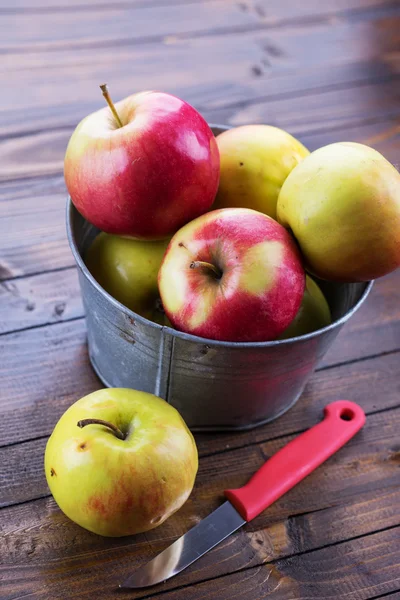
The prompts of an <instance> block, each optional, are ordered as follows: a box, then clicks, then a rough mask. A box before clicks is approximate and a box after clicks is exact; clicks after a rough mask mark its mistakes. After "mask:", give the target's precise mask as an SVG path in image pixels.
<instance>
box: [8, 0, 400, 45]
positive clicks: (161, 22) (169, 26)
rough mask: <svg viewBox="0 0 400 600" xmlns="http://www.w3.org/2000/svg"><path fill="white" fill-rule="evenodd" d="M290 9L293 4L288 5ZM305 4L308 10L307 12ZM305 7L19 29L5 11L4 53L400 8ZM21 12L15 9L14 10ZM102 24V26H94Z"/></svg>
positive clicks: (158, 11)
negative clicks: (94, 25)
mask: <svg viewBox="0 0 400 600" xmlns="http://www.w3.org/2000/svg"><path fill="white" fill-rule="evenodd" d="M288 4H289V5H288ZM304 4H305V7H304ZM307 4H308V3H303V5H301V6H299V7H298V8H297V10H295V7H294V6H293V2H290V0H289V1H288V0H286V2H282V3H280V2H279V0H274V2H269V1H267V0H261V1H258V2H257V3H255V2H252V1H246V0H245V1H244V2H235V1H234V0H228V1H226V0H209V1H207V2H195V3H193V2H189V3H178V4H174V3H172V4H170V5H168V6H166V5H165V4H158V5H151V4H147V3H143V4H139V5H137V6H136V7H135V6H132V5H130V4H126V3H122V4H116V5H108V7H107V10H104V5H103V6H101V5H100V6H99V7H97V6H96V5H94V6H92V7H90V6H88V7H87V8H88V10H80V11H79V19H76V18H75V11H74V10H68V11H54V12H48V11H38V12H37V11H32V12H30V11H29V12H27V13H26V12H25V11H21V12H20V13H19V14H18V24H17V21H16V17H15V14H13V13H11V14H10V13H9V12H8V11H7V10H4V8H5V7H3V15H2V21H1V23H0V39H1V42H2V44H1V47H0V52H2V53H4V52H8V51H10V50H11V51H12V50H18V51H19V52H20V51H21V50H25V51H30V50H33V49H46V50H49V49H57V48H63V49H70V48H71V47H72V48H73V47H79V48H82V47H83V48H84V47H87V46H92V47H98V46H105V45H113V44H116V43H118V44H121V43H137V42H143V41H151V40H154V39H160V38H163V37H164V36H173V37H179V36H184V37H189V36H190V37H193V36H199V35H205V34H206V35H209V34H214V33H222V32H229V31H235V32H236V31H243V30H253V29H255V30H256V29H263V28H273V27H277V26H279V27H282V26H283V25H285V24H291V23H297V22H299V21H300V22H306V23H308V22H310V21H312V22H319V21H320V20H321V19H327V18H328V19H329V17H334V16H337V15H339V14H341V13H343V16H344V17H347V18H348V19H355V18H357V17H358V16H359V14H361V15H363V14H365V12H366V11H368V10H369V11H371V10H372V13H373V14H376V12H377V11H378V14H380V15H382V14H383V15H384V14H385V12H386V11H390V10H391V9H392V8H393V7H394V3H393V1H390V0H369V1H368V2H363V1H362V0H353V2H350V1H349V0H342V2H340V3H336V6H335V7H334V8H332V7H331V6H330V5H326V6H324V5H323V4H322V6H320V3H318V0H314V1H313V2H310V3H309V6H307ZM13 8H15V7H13ZM93 23H96V27H93Z"/></svg>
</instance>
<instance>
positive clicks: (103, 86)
mask: <svg viewBox="0 0 400 600" xmlns="http://www.w3.org/2000/svg"><path fill="white" fill-rule="evenodd" d="M100 89H101V91H102V92H103V96H104V98H105V100H106V102H107V104H108V106H109V107H110V110H111V112H112V114H113V115H114V118H115V120H116V121H117V123H118V127H123V125H122V121H121V119H120V118H119V115H118V113H117V110H116V108H115V106H114V102H113V101H112V100H111V97H110V94H109V92H108V87H107V84H106V83H103V84H101V86H100Z"/></svg>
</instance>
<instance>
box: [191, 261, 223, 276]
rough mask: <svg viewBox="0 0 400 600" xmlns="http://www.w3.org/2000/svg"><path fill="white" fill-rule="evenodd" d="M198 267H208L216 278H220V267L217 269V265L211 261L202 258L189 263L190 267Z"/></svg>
mask: <svg viewBox="0 0 400 600" xmlns="http://www.w3.org/2000/svg"><path fill="white" fill-rule="evenodd" d="M200 267H203V269H208V270H209V271H212V272H213V273H214V275H215V276H216V277H217V279H221V277H222V271H221V270H220V269H218V267H216V266H215V265H213V264H212V263H209V262H205V261H204V260H194V261H193V262H191V263H190V268H191V269H198V268H200Z"/></svg>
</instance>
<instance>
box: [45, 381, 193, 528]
mask: <svg viewBox="0 0 400 600" xmlns="http://www.w3.org/2000/svg"><path fill="white" fill-rule="evenodd" d="M197 467H198V457H197V449H196V444H195V442H194V439H193V436H192V434H191V433H190V431H189V429H188V428H187V426H186V424H185V423H184V421H183V419H182V417H181V416H180V414H179V413H178V411H177V410H176V409H175V408H173V407H172V406H171V405H170V404H168V403H167V402H165V401H164V400H161V398H157V397H156V396H153V395H152V394H147V393H145V392H139V391H136V390H130V389H123V388H111V389H103V390H99V391H97V392H94V393H92V394H89V395H88V396H85V397H84V398H81V399H80V400H78V401H77V402H75V403H74V404H73V405H72V406H70V408H69V409H68V410H67V411H66V412H65V413H64V414H63V415H62V417H61V418H60V420H59V421H58V423H57V425H56V426H55V428H54V431H53V433H52V434H51V436H50V438H49V440H48V442H47V446H46V451H45V473H46V479H47V483H48V485H49V488H50V491H51V493H52V494H53V496H54V499H55V501H56V502H57V504H58V506H59V507H60V509H61V510H62V511H63V512H64V513H65V514H66V515H67V516H68V517H69V518H70V519H72V521H74V522H75V523H78V525H81V526H82V527H84V528H85V529H88V530H89V531H92V532H94V533H98V534H100V535H104V536H124V535H133V534H136V533H140V532H143V531H148V530H149V529H153V528H154V527H157V526H158V525H160V524H161V523H163V522H164V521H165V520H166V519H167V518H168V517H169V516H171V515H172V514H173V513H174V512H175V511H177V510H178V509H179V508H180V507H181V506H182V505H183V504H184V502H186V500H187V498H188V497H189V495H190V493H191V491H192V488H193V484H194V481H195V477H196V473H197Z"/></svg>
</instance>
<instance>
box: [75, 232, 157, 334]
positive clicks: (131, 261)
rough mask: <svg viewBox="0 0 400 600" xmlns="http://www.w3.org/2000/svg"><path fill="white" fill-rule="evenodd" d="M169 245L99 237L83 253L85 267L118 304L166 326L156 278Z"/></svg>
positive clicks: (118, 237)
mask: <svg viewBox="0 0 400 600" xmlns="http://www.w3.org/2000/svg"><path fill="white" fill-rule="evenodd" d="M168 242H169V240H162V241H153V242H150V241H148V242H146V241H141V240H133V239H129V238H124V237H120V236H117V235H111V234H107V233H100V234H99V235H98V236H97V237H96V238H95V240H94V241H93V243H92V245H91V246H90V247H89V250H88V251H87V253H86V256H85V262H86V266H87V267H88V269H89V271H90V272H91V274H92V275H93V277H94V278H95V279H96V281H98V283H99V284H100V285H101V286H102V287H103V288H104V289H105V290H106V292H108V293H109V294H110V295H111V296H113V298H115V299H116V300H118V301H119V302H121V304H124V305H125V306H127V307H128V308H130V309H131V310H133V311H134V312H136V313H138V314H139V315H141V316H142V317H146V319H150V320H151V321H155V322H157V323H159V324H161V325H167V324H169V321H168V319H167V318H166V316H165V313H164V311H163V309H162V304H161V300H160V295H159V292H158V286H157V274H158V270H159V268H160V265H161V261H162V258H163V256H164V252H165V249H166V247H167V246H168Z"/></svg>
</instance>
